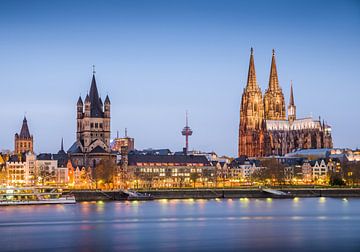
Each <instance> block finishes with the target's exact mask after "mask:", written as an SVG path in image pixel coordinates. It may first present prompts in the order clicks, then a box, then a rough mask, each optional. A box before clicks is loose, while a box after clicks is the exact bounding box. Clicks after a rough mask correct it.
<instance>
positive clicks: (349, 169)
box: [341, 161, 360, 185]
mask: <svg viewBox="0 0 360 252" xmlns="http://www.w3.org/2000/svg"><path fill="white" fill-rule="evenodd" d="M341 167H342V177H343V178H344V179H345V180H346V183H347V184H348V185H359V182H360V162H349V161H346V162H343V163H342V164H341Z"/></svg>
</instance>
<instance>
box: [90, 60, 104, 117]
mask: <svg viewBox="0 0 360 252" xmlns="http://www.w3.org/2000/svg"><path fill="white" fill-rule="evenodd" d="M89 99H90V103H91V105H90V115H91V117H102V116H103V111H102V107H101V104H100V97H99V92H98V89H97V86H96V80H95V66H93V76H92V80H91V86H90V93H89Z"/></svg>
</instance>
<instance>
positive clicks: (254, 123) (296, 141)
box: [238, 48, 333, 157]
mask: <svg viewBox="0 0 360 252" xmlns="http://www.w3.org/2000/svg"><path fill="white" fill-rule="evenodd" d="M285 108H286V106H285V98H284V94H283V92H282V89H281V87H280V84H279V79H278V74H277V69H276V60H275V51H274V50H273V52H272V60H271V67H270V78H269V85H268V87H267V89H266V91H265V93H264V95H263V93H262V91H261V89H260V87H259V85H258V83H257V80H256V72H255V63H254V51H253V48H251V53H250V63H249V71H248V78H247V83H246V86H245V88H244V91H243V94H242V99H241V106H240V124H239V138H238V156H248V157H265V156H283V155H285V154H286V153H289V152H292V151H294V150H297V149H320V148H332V146H333V143H332V137H331V127H330V126H329V125H328V124H326V123H325V121H321V119H320V118H319V119H313V118H312V117H306V118H297V116H296V106H295V100H294V93H293V86H292V83H291V87H290V98H289V103H288V106H287V111H286V109H285ZM286 112H287V116H286Z"/></svg>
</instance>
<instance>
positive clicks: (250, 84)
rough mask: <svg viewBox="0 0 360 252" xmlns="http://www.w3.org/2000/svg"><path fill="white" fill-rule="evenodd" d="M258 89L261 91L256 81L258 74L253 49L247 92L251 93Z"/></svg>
mask: <svg viewBox="0 0 360 252" xmlns="http://www.w3.org/2000/svg"><path fill="white" fill-rule="evenodd" d="M258 89H259V86H258V84H257V81H256V72H255V63H254V49H253V48H252V47H251V54H250V63H249V71H248V78H247V84H246V90H249V91H250V90H258Z"/></svg>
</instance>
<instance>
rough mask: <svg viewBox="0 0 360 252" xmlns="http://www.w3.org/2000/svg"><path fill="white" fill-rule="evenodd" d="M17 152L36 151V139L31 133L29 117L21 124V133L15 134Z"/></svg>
mask: <svg viewBox="0 0 360 252" xmlns="http://www.w3.org/2000/svg"><path fill="white" fill-rule="evenodd" d="M14 149H15V153H17V154H20V153H24V152H29V151H30V152H33V151H34V139H33V136H32V135H31V134H30V131H29V127H28V123H27V119H26V117H25V116H24V120H23V123H22V126H21V130H20V134H18V133H16V134H15V148H14Z"/></svg>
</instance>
